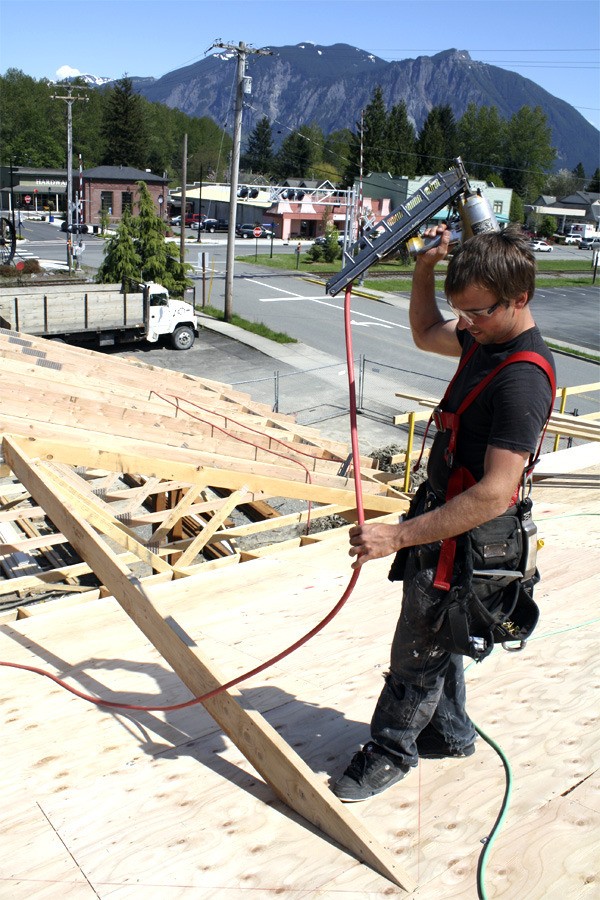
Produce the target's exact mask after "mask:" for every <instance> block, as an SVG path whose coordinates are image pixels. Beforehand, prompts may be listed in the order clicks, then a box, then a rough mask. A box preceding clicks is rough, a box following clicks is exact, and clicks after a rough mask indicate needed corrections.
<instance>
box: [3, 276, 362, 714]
mask: <svg viewBox="0 0 600 900" xmlns="http://www.w3.org/2000/svg"><path fill="white" fill-rule="evenodd" d="M351 297H352V285H351V284H350V285H348V287H347V288H346V292H345V301H344V332H345V338H346V362H347V370H348V392H349V406H350V436H351V448H352V460H353V470H354V493H355V497H356V514H357V521H358V524H359V525H362V524H363V523H364V507H363V498H362V486H361V481H360V468H359V459H360V453H359V446H358V427H357V411H356V386H355V380H354V360H353V350H352V328H351V324H350V322H351V316H350V302H351ZM359 572H360V568H357V569H355V570H354V571H353V572H352V575H351V577H350V581H349V582H348V586H347V587H346V590H345V591H344V593H343V594H342V596H341V597H340V599H339V600H338V602H337V603H336V604H335V606H334V607H333V609H332V610H330V612H329V613H327V615H326V616H325V617H324V618H323V619H321V621H320V622H318V623H317V625H315V626H314V628H311V630H310V631H309V632H307V633H306V634H305V635H303V636H302V637H301V638H299V639H298V640H297V641H295V643H293V644H291V646H289V647H286V649H285V650H282V651H281V652H280V653H278V654H277V655H276V656H272V657H271V658H270V659H268V660H266V662H263V663H261V664H260V665H258V666H256V667H255V668H254V669H250V671H248V672H244V673H243V674H242V675H239V676H238V677H237V678H232V679H231V681H228V682H226V683H225V684H222V685H220V686H219V687H218V688H214V689H213V690H212V691H209V692H208V693H206V694H202V696H200V697H194V698H192V699H191V700H186V701H185V702H183V703H175V704H172V705H170V706H147V705H143V706H142V705H137V704H133V703H118V702H117V701H114V700H103V699H102V698H101V697H93V696H92V695H91V694H86V693H84V692H83V691H79V690H77V688H74V687H72V686H71V685H69V684H67V683H66V682H64V681H63V680H62V679H60V678H59V677H58V676H56V675H53V674H52V673H51V672H47V671H45V670H44V669H39V668H37V667H36V666H28V665H25V664H19V663H11V662H3V661H1V660H0V666H7V667H10V668H13V669H24V670H26V671H28V672H34V673H35V674H37V675H44V676H45V677H46V678H50V679H51V680H52V681H54V682H56V683H57V684H59V685H60V686H61V687H63V688H65V690H67V691H70V693H72V694H75V696H77V697H80V698H81V699H82V700H86V701H88V702H89V703H95V704H96V705H97V706H108V707H111V708H112V709H130V710H140V711H143V712H160V711H161V710H162V711H171V710H176V709H185V708H186V707H188V706H195V705H196V704H197V703H204V702H206V701H207V700H211V699H212V698H213V697H216V696H217V695H218V694H221V693H223V692H224V691H228V690H230V689H231V688H233V687H236V686H237V685H238V684H241V682H242V681H247V680H248V679H249V678H252V677H253V676H254V675H259V674H260V673H261V672H264V671H265V669H268V668H270V666H274V665H275V664H276V663H278V662H280V661H281V660H282V659H284V658H285V657H286V656H289V655H290V654H291V653H293V652H294V650H298V649H299V648H300V647H302V646H303V645H304V644H306V643H308V641H309V640H310V639H311V638H313V637H314V636H315V635H316V634H318V633H319V632H320V631H322V629H323V628H325V626H326V625H328V624H329V622H331V620H332V619H333V618H334V617H335V616H336V615H337V614H338V612H339V611H340V610H341V609H342V607H343V606H344V604H345V603H346V601H347V600H348V598H349V597H350V595H351V594H352V591H353V590H354V586H355V584H356V582H357V580H358V576H359Z"/></svg>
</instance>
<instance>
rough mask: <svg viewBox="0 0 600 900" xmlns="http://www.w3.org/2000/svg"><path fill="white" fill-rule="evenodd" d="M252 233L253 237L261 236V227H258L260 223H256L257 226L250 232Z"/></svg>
mask: <svg viewBox="0 0 600 900" xmlns="http://www.w3.org/2000/svg"><path fill="white" fill-rule="evenodd" d="M252 234H253V235H254V237H260V236H261V234H262V228H261V227H260V225H257V226H256V228H255V229H254V231H253V232H252Z"/></svg>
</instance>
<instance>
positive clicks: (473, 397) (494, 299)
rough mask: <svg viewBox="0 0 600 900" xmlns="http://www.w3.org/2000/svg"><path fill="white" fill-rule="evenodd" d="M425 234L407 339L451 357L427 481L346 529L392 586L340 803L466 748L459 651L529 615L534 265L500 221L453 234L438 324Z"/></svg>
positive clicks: (513, 633)
mask: <svg viewBox="0 0 600 900" xmlns="http://www.w3.org/2000/svg"><path fill="white" fill-rule="evenodd" d="M426 236H427V237H428V238H429V239H430V242H429V245H427V244H426V246H425V247H424V248H423V252H421V253H420V254H419V255H418V257H417V261H416V265H415V271H414V277H413V287H412V293H411V299H410V324H411V329H412V334H413V339H414V341H415V344H416V345H417V347H419V348H420V349H422V350H426V351H429V352H431V353H439V354H442V355H444V356H456V357H460V362H459V364H458V369H457V372H456V374H455V376H454V378H453V379H452V381H451V382H450V385H449V387H448V390H447V391H446V394H445V396H444V398H443V400H442V402H441V403H440V406H439V407H438V408H437V409H436V411H435V413H434V415H433V417H432V419H433V423H435V426H436V428H437V433H436V436H435V438H434V442H433V446H432V448H431V452H430V456H429V460H428V466H427V480H426V482H424V484H423V485H421V487H420V488H419V490H418V491H417V493H416V495H415V497H414V499H413V502H412V503H411V507H410V509H409V511H408V514H407V515H406V516H405V517H403V519H402V520H401V521H400V523H398V524H365V525H362V526H360V525H359V526H355V527H353V528H352V529H350V544H351V549H350V555H351V556H352V557H354V562H353V568H357V567H358V566H362V565H364V563H366V562H369V560H372V559H377V558H379V557H384V556H388V555H392V554H395V557H394V561H393V564H392V567H391V570H390V575H389V577H390V579H391V580H392V581H395V580H402V581H403V582H404V585H403V600H402V609H401V613H400V618H399V621H398V624H397V628H396V633H395V635H394V638H393V642H392V648H391V661H390V668H389V672H388V673H387V674H386V676H385V685H384V687H383V690H382V693H381V695H380V697H379V700H378V702H377V705H376V708H375V711H374V714H373V718H372V721H371V740H370V741H369V742H368V743H367V744H366V745H365V746H364V747H363V748H362V749H361V750H359V751H358V752H357V753H356V754H355V755H354V757H353V758H352V760H351V762H350V765H349V766H348V768H347V769H346V771H345V772H344V774H343V775H342V776H341V777H340V778H339V779H338V781H337V782H336V783H335V784H334V786H333V791H334V793H335V794H336V795H337V796H338V797H339V798H340V799H341V800H343V801H345V802H352V801H358V800H366V799H368V798H369V797H372V796H374V795H375V794H378V793H381V791H384V790H386V789H387V788H388V787H390V786H391V785H393V784H395V783H396V782H398V781H400V780H401V779H402V778H404V776H405V775H406V774H407V773H408V772H409V770H410V768H411V767H413V766H416V765H417V763H418V760H419V757H421V758H434V759H440V758H443V757H466V756H471V755H472V754H473V753H474V752H475V740H476V732H475V728H474V726H473V723H472V722H471V720H470V718H469V716H468V715H467V712H466V707H465V702H466V696H465V680H464V674H463V658H462V657H463V655H468V656H470V657H472V658H473V659H476V660H478V661H479V660H481V659H483V658H484V657H485V656H487V655H488V653H489V652H491V650H492V648H493V646H494V639H495V640H496V641H498V642H501V643H502V644H503V645H504V646H507V645H508V644H509V643H510V642H515V641H516V642H517V643H519V642H520V645H521V647H522V646H524V643H525V640H526V638H527V637H528V636H529V634H531V631H532V630H533V628H534V627H535V624H536V622H537V617H538V610H537V607H536V606H535V603H534V602H533V596H532V595H533V585H534V584H535V583H536V581H537V580H539V575H538V572H537V569H536V567H535V551H536V549H537V539H536V534H535V532H536V529H535V526H534V524H533V520H532V517H531V500H530V498H529V496H528V493H527V491H528V488H530V480H529V476H530V474H531V469H532V465H533V462H534V460H535V456H536V453H537V452H539V447H540V445H541V435H542V433H543V429H544V428H545V424H546V421H547V419H548V416H549V414H550V410H551V408H552V404H553V402H554V396H555V391H556V387H555V378H554V363H553V360H552V354H551V353H550V351H549V350H548V348H547V346H546V345H545V343H544V341H543V339H542V337H541V334H540V332H539V330H538V328H537V326H536V324H535V322H534V320H533V317H532V314H531V310H530V307H529V303H530V300H531V298H532V297H533V294H534V288H535V259H534V256H533V254H532V252H531V251H530V249H529V247H528V244H527V241H526V240H525V238H523V237H522V235H521V234H520V232H518V231H516V230H513V229H512V227H511V226H509V228H507V229H506V230H505V231H501V232H500V231H489V232H487V233H483V234H477V235H475V236H473V237H470V238H469V239H467V240H465V241H464V243H463V244H462V245H460V246H459V247H458V249H457V250H456V251H455V252H454V254H453V255H452V257H451V259H450V261H449V264H448V269H447V275H446V281H445V293H446V297H447V303H448V305H449V307H450V310H451V311H452V312H453V313H454V317H452V318H449V317H447V316H445V315H443V314H442V312H441V311H440V309H439V308H438V305H437V302H436V299H435V282H434V275H435V267H436V264H437V263H439V262H440V261H441V260H443V259H445V258H446V256H447V254H448V247H449V244H450V240H451V237H452V236H451V232H450V231H449V230H447V229H446V228H445V227H444V226H438V227H437V228H434V229H430V230H429V231H428V232H426ZM436 236H437V240H436V241H433V240H431V239H432V238H434V237H436ZM510 649H516V648H514V647H511V648H510Z"/></svg>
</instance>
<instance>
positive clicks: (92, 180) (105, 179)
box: [82, 166, 169, 225]
mask: <svg viewBox="0 0 600 900" xmlns="http://www.w3.org/2000/svg"><path fill="white" fill-rule="evenodd" d="M82 177H83V220H84V222H86V223H87V224H88V225H99V224H100V222H101V215H102V211H103V210H105V212H106V213H107V214H108V216H109V220H110V222H111V223H112V224H116V223H118V222H119V221H120V220H121V216H122V215H123V210H124V209H126V208H127V207H128V208H129V209H130V210H131V211H132V213H133V215H135V214H136V210H137V207H136V204H137V193H138V190H137V184H136V182H138V181H145V182H146V185H147V187H148V191H149V193H150V196H151V197H152V199H153V200H154V205H155V207H156V214H157V215H159V216H161V217H164V216H166V214H167V195H168V183H169V182H168V179H167V178H166V177H164V176H161V175H153V174H152V172H149V171H144V170H142V169H134V168H132V167H130V166H96V168H94V169H85V170H84V172H83V176H82Z"/></svg>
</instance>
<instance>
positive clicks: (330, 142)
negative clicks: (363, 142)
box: [321, 128, 353, 183]
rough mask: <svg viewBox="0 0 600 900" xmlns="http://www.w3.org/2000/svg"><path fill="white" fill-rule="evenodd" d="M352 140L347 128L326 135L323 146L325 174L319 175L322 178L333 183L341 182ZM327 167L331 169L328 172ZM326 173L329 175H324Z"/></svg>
mask: <svg viewBox="0 0 600 900" xmlns="http://www.w3.org/2000/svg"><path fill="white" fill-rule="evenodd" d="M352 139H353V134H352V132H351V131H350V129H349V128H342V129H340V130H339V131H332V132H331V134H329V135H327V137H326V138H325V142H324V144H323V162H324V163H325V172H324V173H323V174H322V175H321V177H322V178H329V180H330V181H331V182H333V183H337V182H339V181H341V179H342V175H343V172H344V171H345V169H346V166H347V165H348V161H349V159H350V147H351V145H352ZM328 166H330V167H331V168H330V169H329V170H327V167H328ZM327 171H329V174H325V173H326V172H327Z"/></svg>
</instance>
